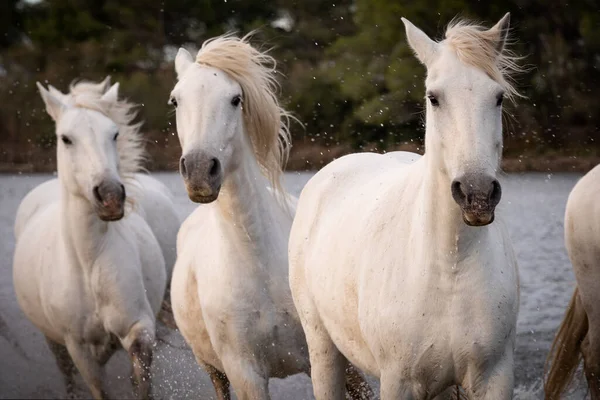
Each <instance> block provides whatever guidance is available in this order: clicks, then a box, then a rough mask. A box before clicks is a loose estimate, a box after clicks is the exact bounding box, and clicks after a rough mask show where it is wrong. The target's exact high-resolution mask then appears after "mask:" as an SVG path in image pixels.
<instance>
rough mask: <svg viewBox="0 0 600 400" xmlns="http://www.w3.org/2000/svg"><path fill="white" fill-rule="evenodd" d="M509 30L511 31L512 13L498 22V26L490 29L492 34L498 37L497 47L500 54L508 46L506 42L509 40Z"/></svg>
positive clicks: (505, 15)
mask: <svg viewBox="0 0 600 400" xmlns="http://www.w3.org/2000/svg"><path fill="white" fill-rule="evenodd" d="M509 30H510V13H509V12H507V13H506V14H504V17H502V19H501V20H500V21H498V23H496V25H494V26H492V27H491V28H490V29H489V32H490V33H493V34H494V35H496V36H497V39H496V43H497V44H496V47H497V48H498V51H499V52H502V50H504V45H505V44H506V40H507V39H508V33H509Z"/></svg>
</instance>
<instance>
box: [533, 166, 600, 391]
mask: <svg viewBox="0 0 600 400" xmlns="http://www.w3.org/2000/svg"><path fill="white" fill-rule="evenodd" d="M598 195H600V165H599V166H597V167H595V168H594V169H592V170H591V171H590V172H588V173H587V174H586V175H585V176H584V177H583V178H581V180H579V182H577V184H576V185H575V187H574V188H573V190H572V191H571V194H570V195H569V199H568V200H567V209H566V212H565V244H566V247H567V252H568V253H569V258H570V259H571V264H573V271H574V272H575V278H576V280H577V286H576V288H575V291H574V293H573V296H572V298H571V302H570V304H569V306H568V307H567V311H566V313H565V317H564V319H563V321H562V323H561V325H560V328H559V330H558V332H557V334H556V337H555V338H554V342H553V343H552V348H551V350H550V353H549V354H548V359H547V361H546V369H547V376H546V380H545V385H544V392H545V395H546V399H549V400H559V399H561V398H562V396H563V393H564V391H565V390H566V389H568V386H569V384H570V383H571V381H572V380H573V378H574V375H575V371H576V370H577V367H579V364H580V363H581V359H582V358H583V369H584V372H585V376H586V380H587V385H588V389H589V392H590V396H591V398H592V400H600V229H599V226H600V225H599V224H598V223H599V221H600V208H599V207H598Z"/></svg>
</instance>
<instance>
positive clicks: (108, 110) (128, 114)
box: [67, 80, 146, 181]
mask: <svg viewBox="0 0 600 400" xmlns="http://www.w3.org/2000/svg"><path fill="white" fill-rule="evenodd" d="M105 83H107V80H105V81H103V82H101V83H99V84H96V83H92V82H86V81H79V82H74V83H72V84H71V86H70V88H69V89H70V92H69V94H68V95H67V96H68V97H69V102H70V105H71V106H73V107H80V108H85V109H88V110H94V111H98V112H100V113H102V114H104V115H106V116H107V117H108V118H110V119H111V120H112V121H113V122H114V123H115V124H117V125H118V126H119V136H118V138H117V153H118V155H119V175H121V178H122V179H123V180H124V181H132V180H134V179H135V174H136V173H137V172H140V171H143V170H144V168H143V163H144V161H145V160H146V153H145V150H144V142H143V139H142V136H141V134H140V128H141V125H142V123H141V122H138V123H133V120H134V119H135V117H136V115H137V110H136V107H137V105H136V104H133V103H129V102H128V101H126V100H117V101H116V102H107V101H105V100H102V98H101V97H102V95H103V94H104V90H106V88H108V85H106V84H105ZM103 85H104V89H102V86H103Z"/></svg>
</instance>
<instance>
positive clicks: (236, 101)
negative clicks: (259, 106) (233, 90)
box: [231, 94, 242, 107]
mask: <svg viewBox="0 0 600 400" xmlns="http://www.w3.org/2000/svg"><path fill="white" fill-rule="evenodd" d="M241 102H242V96H240V95H239V94H238V95H237V96H235V97H234V98H233V99H231V104H232V105H233V106H234V107H237V106H239V105H240V103H241Z"/></svg>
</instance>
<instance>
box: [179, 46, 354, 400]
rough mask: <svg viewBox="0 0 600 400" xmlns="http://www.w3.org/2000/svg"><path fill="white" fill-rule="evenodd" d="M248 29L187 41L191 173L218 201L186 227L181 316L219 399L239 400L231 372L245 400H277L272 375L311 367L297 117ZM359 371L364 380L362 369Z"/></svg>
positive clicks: (202, 192) (195, 192) (186, 171)
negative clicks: (292, 268)
mask: <svg viewBox="0 0 600 400" xmlns="http://www.w3.org/2000/svg"><path fill="white" fill-rule="evenodd" d="M247 38H248V37H247V36H246V37H245V38H243V39H238V38H235V37H232V36H223V37H218V38H214V39H212V40H209V41H207V42H205V43H204V44H203V46H202V48H201V50H200V51H199V52H198V55H197V57H196V59H195V60H194V59H193V58H192V56H191V55H190V53H188V52H187V51H186V50H184V49H180V50H179V53H178V54H177V57H176V59H175V69H176V71H177V76H178V83H177V84H176V85H175V88H174V89H173V91H172V93H171V99H170V103H171V104H173V105H174V106H175V107H176V118H177V132H178V135H179V140H180V143H181V147H182V157H181V160H180V172H181V175H182V177H183V180H184V182H185V185H186V188H187V192H188V195H189V197H190V199H191V200H192V201H194V202H196V203H206V204H204V205H201V206H199V207H198V208H196V210H195V211H194V212H193V213H192V214H191V215H190V216H189V217H188V218H187V220H186V221H185V222H184V223H183V224H182V227H181V229H180V231H179V234H178V238H177V255H178V258H177V263H176V264H175V270H174V272H173V281H172V286H171V296H172V304H173V313H174V316H175V321H176V322H177V326H178V327H179V329H180V331H181V333H182V334H183V336H184V338H185V339H186V341H187V342H188V344H189V345H190V346H191V348H192V350H193V351H194V354H195V356H196V359H197V361H198V363H199V364H201V365H202V366H203V367H204V368H205V369H206V371H207V372H208V374H209V375H210V377H211V379H212V381H213V384H214V386H215V390H216V392H217V396H218V398H219V399H228V398H229V396H230V394H229V380H231V384H232V386H233V388H234V390H235V392H236V394H237V396H238V398H239V399H268V398H269V392H268V379H269V377H280V378H282V377H285V376H288V375H292V374H296V373H300V372H304V373H309V360H308V350H307V347H306V341H305V338H304V333H303V331H302V326H301V324H300V321H299V319H298V315H297V313H296V310H295V308H294V304H293V301H292V298H291V293H290V289H289V284H288V262H287V241H288V237H289V230H290V227H291V224H292V217H293V213H294V210H293V209H294V204H293V203H294V201H293V200H292V199H290V198H289V196H288V195H287V193H285V191H284V190H283V189H282V187H281V175H282V167H281V165H282V161H283V160H284V159H285V158H286V156H287V153H288V149H289V134H288V127H287V119H288V114H287V113H286V112H285V111H284V110H282V109H281V108H280V106H279V104H278V102H277V98H276V96H275V89H276V83H275V73H276V71H275V61H274V60H273V59H272V58H271V57H270V56H268V55H266V54H264V53H261V52H259V51H258V50H256V49H255V48H253V47H252V46H251V45H250V44H249V43H248V41H247ZM282 119H283V121H282ZM269 185H270V186H272V188H273V190H272V191H271V190H270V188H269ZM348 376H349V384H356V385H360V381H361V378H360V376H359V375H357V374H356V371H355V370H354V371H352V370H351V371H350V372H349V374H348ZM350 378H352V379H350ZM354 378H355V379H354ZM357 390H358V389H357ZM356 393H358V392H356Z"/></svg>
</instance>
